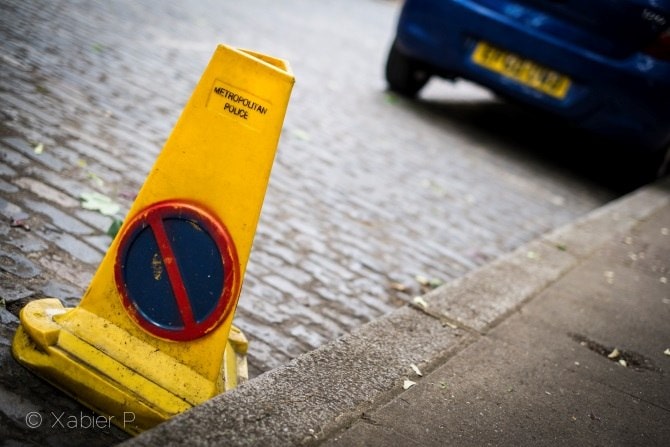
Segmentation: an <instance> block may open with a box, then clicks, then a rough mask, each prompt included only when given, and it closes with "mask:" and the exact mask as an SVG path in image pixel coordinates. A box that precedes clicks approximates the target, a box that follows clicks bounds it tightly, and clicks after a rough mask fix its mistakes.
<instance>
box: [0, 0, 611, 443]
mask: <svg viewBox="0 0 670 447" xmlns="http://www.w3.org/2000/svg"><path fill="white" fill-rule="evenodd" d="M398 7H399V3H397V2H394V1H382V0H322V1H319V2H310V1H307V0H286V1H283V2H273V1H270V0H249V1H245V2H237V3H236V2H216V1H213V0H209V1H194V2H177V1H169V2H166V1H158V0H155V1H143V2H133V1H127V0H118V1H112V2H89V1H77V2H72V1H71V2H65V1H52V2H39V3H38V2H26V1H19V0H15V1H7V0H5V1H3V2H1V3H0V71H1V76H0V117H1V119H2V121H1V124H0V214H1V215H2V221H1V222H0V297H1V298H2V301H1V304H2V306H1V307H0V317H1V318H2V331H1V335H2V337H0V342H1V346H2V365H3V366H2V368H3V371H4V372H3V374H2V377H0V381H1V387H0V395H2V396H3V397H2V399H0V400H2V401H5V402H14V403H16V405H14V406H13V409H12V411H10V412H8V410H6V409H5V408H3V413H0V418H2V422H1V424H2V425H3V426H6V427H11V429H8V430H10V432H11V433H19V432H20V431H21V424H22V423H23V421H22V419H21V416H20V414H24V413H25V411H24V410H26V409H28V408H32V407H31V405H38V406H40V405H41V408H49V407H48V404H45V403H44V402H45V400H46V401H48V402H51V403H52V404H53V405H56V402H61V400H62V397H60V395H58V394H56V395H54V396H52V395H49V394H50V393H52V391H51V388H50V387H48V386H46V385H43V384H42V383H41V382H39V381H36V380H35V379H32V378H31V376H29V375H28V374H27V373H26V372H25V371H23V370H22V369H21V368H19V367H18V366H16V365H15V364H14V363H13V361H12V360H11V359H10V358H9V356H10V354H9V345H10V343H11V337H12V334H13V332H14V330H15V328H16V325H17V315H18V311H19V310H20V309H21V307H22V306H23V305H24V304H25V303H26V302H27V301H28V300H30V299H34V298H38V297H42V296H50V297H57V298H60V299H61V300H62V301H64V302H65V303H66V304H68V305H76V303H77V302H78V300H79V298H80V297H81V295H82V293H83V291H84V289H85V287H86V286H87V284H88V283H89V281H90V279H91V277H92V275H93V273H94V272H95V268H96V266H97V264H98V262H99V261H100V260H101V257H102V255H103V253H104V252H105V250H106V248H107V246H108V244H109V243H110V237H109V236H108V235H107V234H106V232H107V230H108V228H109V227H110V224H111V223H112V217H109V216H105V215H102V214H100V213H98V212H95V211H90V210H86V209H83V208H82V206H81V203H80V196H81V194H82V193H83V192H91V191H97V192H101V193H103V194H106V195H108V196H110V197H111V198H112V199H113V200H114V201H116V202H118V203H120V204H121V206H122V208H121V211H120V212H119V217H122V216H123V214H124V213H125V212H126V211H127V209H128V207H129V206H130V204H131V202H132V198H133V196H134V194H135V192H136V191H137V190H138V188H139V187H140V185H141V184H142V182H143V180H144V178H145V176H146V174H147V172H148V171H149V169H150V168H151V166H152V164H153V162H154V160H155V157H156V155H157V154H158V152H159V150H160V148H161V146H162V144H163V142H164V141H165V139H166V138H167V137H168V135H169V133H170V131H171V129H172V126H173V125H174V123H175V121H176V119H177V117H178V115H179V113H180V111H181V109H182V107H183V105H184V104H185V102H186V100H187V99H188V97H189V96H190V93H191V91H192V89H193V87H194V86H195V83H196V82H197V81H198V79H199V77H200V75H201V73H202V71H203V70H204V68H205V66H206V64H207V62H208V60H209V58H210V56H211V54H212V52H213V50H214V47H215V45H216V44H217V43H226V44H230V45H233V46H237V47H241V48H249V49H254V50H257V51H261V52H264V53H267V54H270V55H273V56H278V57H283V58H285V59H287V60H288V61H289V62H290V63H291V65H292V67H293V70H294V72H295V76H296V85H295V88H294V91H293V95H292V98H291V101H290V104H289V110H288V113H287V117H286V121H285V126H284V131H283V134H282V137H281V140H280V145H279V152H278V155H277V159H276V162H275V166H274V170H273V173H272V177H271V181H270V185H269V189H268V194H267V196H266V200H265V205H264V208H263V213H262V216H261V221H260V225H259V228H258V232H257V236H256V239H255V243H254V248H253V251H252V255H251V258H250V260H249V266H248V271H247V276H246V281H245V284H244V289H243V292H242V296H241V299H240V303H239V307H238V311H237V314H236V317H235V318H236V319H235V323H236V324H237V325H238V326H239V327H240V328H241V329H242V330H243V331H244V332H245V333H246V335H247V336H248V338H249V339H250V342H251V353H250V358H249V362H250V371H251V374H252V376H253V375H257V374H259V373H261V372H263V371H266V370H268V369H271V368H273V367H276V366H278V365H281V364H284V363H286V362H287V361H288V360H289V359H291V358H293V357H295V356H297V355H299V354H301V353H303V352H306V351H308V350H312V349H314V348H316V347H318V346H320V345H321V344H323V343H324V342H326V341H328V340H331V339H334V338H336V337H338V336H340V335H342V334H344V333H346V332H347V331H349V330H351V329H352V328H354V327H356V326H358V325H360V324H361V323H363V322H366V321H369V320H371V319H373V318H375V317H378V316H380V315H382V314H384V313H386V312H388V311H390V310H392V309H394V308H396V307H398V306H400V305H402V304H403V303H405V302H407V301H408V300H409V299H411V297H412V296H414V295H416V294H419V293H420V292H421V291H422V288H424V287H425V285H423V284H422V282H423V283H426V282H431V281H425V280H423V279H421V278H420V277H423V278H426V279H428V280H431V279H433V278H435V279H436V280H439V281H448V280H450V279H452V278H456V277H459V276H461V275H463V274H464V273H466V272H468V271H470V270H472V269H474V268H476V267H478V266H481V265H483V264H485V263H487V262H488V261H490V260H492V259H495V258H497V257H498V256H500V255H501V254H504V253H507V252H509V251H510V250H512V249H514V248H515V247H518V246H519V245H521V244H522V243H524V242H526V241H529V240H531V239H533V238H535V237H536V236H538V235H540V234H542V233H544V232H546V231H548V230H550V229H553V228H556V227H558V226H560V225H562V224H565V223H566V222H569V221H571V220H572V219H574V218H575V217H577V216H580V215H583V214H585V213H586V212H588V211H590V210H592V209H594V208H596V207H597V206H599V205H601V204H602V203H604V202H607V201H608V200H610V199H612V198H614V197H615V195H616V192H615V191H613V190H612V189H611V188H609V187H608V186H607V185H603V184H602V183H599V182H597V181H594V180H593V178H590V177H589V176H585V175H582V174H574V173H573V172H571V171H574V170H576V167H578V166H579V165H580V163H576V162H573V163H572V164H569V163H568V164H567V165H566V164H565V163H554V161H555V159H554V158H552V157H546V156H540V155H537V154H538V153H544V154H546V153H551V152H563V151H564V150H565V151H568V152H570V151H571V150H575V149H570V148H574V147H576V146H578V145H580V144H583V143H584V142H583V141H582V140H580V138H581V137H580V136H579V135H578V134H576V133H574V132H571V131H570V130H568V129H562V128H561V127H560V126H559V125H556V124H554V123H552V122H550V121H547V120H543V119H542V118H541V117H536V116H533V115H531V114H528V113H526V112H524V111H523V110H519V109H517V108H515V107H514V106H512V105H509V104H505V103H502V102H500V101H498V100H497V99H495V98H494V97H492V96H491V95H490V94H488V93H487V92H485V91H483V90H481V89H478V88H476V87H474V86H472V85H470V84H468V83H465V82H458V83H456V84H448V83H446V82H440V81H432V82H431V83H430V84H429V86H428V87H427V89H426V90H425V91H424V93H423V94H422V99H421V100H420V101H414V102H413V101H407V100H404V99H400V98H397V97H395V96H393V95H392V94H389V93H387V92H386V91H385V83H384V81H383V64H384V59H385V54H386V51H387V49H388V46H389V44H390V41H391V39H392V37H393V28H394V25H395V19H396V15H397V12H398ZM529 127H534V128H536V129H538V132H539V133H540V134H542V133H543V132H545V133H547V134H548V133H549V132H553V133H554V136H552V137H551V138H541V137H531V136H528V135H527V132H526V131H527V129H528V128H529ZM557 130H558V131H559V132H556V131H557ZM557 133H558V134H560V135H559V136H558V137H556V136H555V134H557ZM205 162H206V161H203V163H205ZM437 282H438V281H435V280H433V281H432V283H437ZM8 365H9V366H8ZM17 382H21V383H23V385H21V386H19V385H17V384H16V383H17ZM47 395H49V396H47ZM28 396H31V397H28ZM66 405H74V404H62V405H61V408H70V407H67V406H66ZM4 406H5V405H4V404H3V407H4ZM71 408H78V407H76V406H72V407H71ZM22 411H23V412H24V413H21V412H22ZM73 411H74V410H73ZM98 435H99V436H101V437H100V438H95V439H97V440H99V441H100V442H101V443H103V444H104V443H108V442H110V441H109V439H117V438H115V437H119V436H122V435H120V434H119V433H117V432H115V431H111V432H105V433H102V434H100V433H98ZM98 435H96V436H98ZM12 436H18V435H12ZM81 436H84V435H81ZM105 436H110V437H111V438H106V437H105ZM8 439H10V438H8ZM11 439H18V438H15V437H13V438H11ZM70 440H71V439H70ZM61 441H62V440H61ZM40 442H41V441H40ZM53 442H55V443H58V442H60V441H57V440H56V441H53ZM86 442H93V441H91V439H88V438H87V441H86ZM96 442H97V441H96Z"/></svg>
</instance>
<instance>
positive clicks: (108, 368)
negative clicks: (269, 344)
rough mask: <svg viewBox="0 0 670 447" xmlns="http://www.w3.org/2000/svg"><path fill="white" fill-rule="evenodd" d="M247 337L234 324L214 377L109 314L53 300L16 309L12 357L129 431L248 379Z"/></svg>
mask: <svg viewBox="0 0 670 447" xmlns="http://www.w3.org/2000/svg"><path fill="white" fill-rule="evenodd" d="M247 347H248V343H247V340H246V338H245V337H244V335H243V334H242V333H241V332H240V331H239V329H237V328H235V327H232V329H231V331H230V334H229V336H228V342H227V344H226V349H225V353H224V362H223V366H222V370H221V374H220V377H219V380H217V383H213V382H211V381H209V380H207V379H206V378H205V377H203V376H201V375H200V374H198V373H197V372H195V371H193V370H192V369H191V368H189V367H188V366H186V365H184V364H183V363H181V362H179V361H178V360H177V359H174V358H172V357H170V356H168V355H166V354H164V353H162V352H160V351H159V350H158V349H156V348H155V347H153V346H151V345H149V344H147V343H145V342H143V341H141V340H139V339H137V338H136V337H133V336H132V335H131V334H130V333H128V332H127V331H125V330H123V329H121V328H119V327H118V326H115V325H113V324H112V323H110V322H109V321H107V320H105V319H103V318H101V317H99V316H97V315H95V314H93V313H91V312H88V311H86V310H83V309H81V308H79V307H77V308H65V307H63V305H62V304H61V303H60V301H58V300H57V299H42V300H37V301H33V302H31V303H29V304H28V305H26V306H25V307H24V308H23V310H22V311H21V326H20V327H19V329H18V330H17V332H16V335H15V337H14V343H13V346H12V351H13V354H14V357H15V358H16V359H17V360H18V361H19V362H20V363H22V364H23V365H24V366H26V367H28V368H29V369H31V370H32V371H34V372H35V373H37V374H38V375H39V376H41V377H42V378H44V379H45V380H47V381H48V382H50V383H52V384H53V385H54V386H56V387H58V388H60V389H61V390H63V391H64V392H66V393H67V394H69V395H71V396H72V397H73V398H75V399H76V400H78V401H79V402H81V403H82V404H84V405H86V406H87V407H89V408H90V409H92V410H93V411H95V412H97V413H99V414H101V415H103V416H105V417H107V418H108V419H109V421H110V422H111V423H113V424H115V425H117V426H118V427H120V428H121V429H123V430H125V431H126V432H128V433H131V434H137V433H140V432H142V431H143V430H146V429H149V428H151V427H153V426H155V425H157V424H159V423H161V422H163V421H165V420H167V419H169V418H170V417H172V416H175V415H177V414H179V413H181V412H183V411H185V410H187V409H189V408H191V407H192V406H194V405H198V404H200V403H202V402H204V401H205V400H207V399H209V398H211V397H213V396H215V395H216V394H219V393H221V392H223V391H227V390H230V389H232V388H234V387H235V386H237V385H238V384H239V383H241V382H243V381H245V380H247V377H248V374H247V363H246V353H247Z"/></svg>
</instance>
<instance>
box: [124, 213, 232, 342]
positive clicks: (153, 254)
mask: <svg viewBox="0 0 670 447" xmlns="http://www.w3.org/2000/svg"><path fill="white" fill-rule="evenodd" d="M115 280H116V285H117V288H118V290H119V292H120V294H121V297H122V300H123V304H124V306H125V308H126V310H127V311H128V314H129V315H130V316H131V317H132V319H133V320H134V321H135V322H137V323H138V324H139V325H140V326H141V327H142V328H144V329H145V330H146V331H147V332H149V333H151V334H153V335H155V336H157V337H161V338H166V339H169V340H175V341H186V340H193V339H196V338H199V337H202V336H203V335H205V334H206V333H207V332H209V331H211V330H212V329H214V328H216V327H217V326H218V325H219V323H221V322H222V321H223V320H224V319H225V318H226V317H227V316H228V315H229V314H230V312H231V311H232V310H233V309H232V307H233V306H234V302H235V299H236V298H237V297H236V296H234V295H233V294H234V293H236V292H237V289H238V284H239V264H238V259H237V253H236V249H235V244H234V242H233V239H232V238H231V236H230V234H229V233H228V231H227V230H226V228H225V226H224V225H223V224H222V223H220V222H219V221H218V220H216V219H215V218H214V217H213V216H212V215H210V214H209V213H207V212H206V211H204V210H202V209H200V208H199V207H197V206H196V205H193V204H190V203H186V202H181V201H165V202H159V203H156V204H154V205H151V206H149V207H148V208H146V209H144V210H143V211H141V212H140V213H138V214H137V215H136V216H135V217H134V218H133V219H132V220H131V221H130V222H129V224H128V227H127V230H126V231H124V233H123V235H122V239H121V241H120V244H119V250H118V252H117V259H116V265H115Z"/></svg>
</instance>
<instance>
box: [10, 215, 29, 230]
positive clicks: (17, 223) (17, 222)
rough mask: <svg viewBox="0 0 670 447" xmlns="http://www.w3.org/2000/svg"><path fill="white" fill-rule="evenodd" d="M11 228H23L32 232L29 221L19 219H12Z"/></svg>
mask: <svg viewBox="0 0 670 447" xmlns="http://www.w3.org/2000/svg"><path fill="white" fill-rule="evenodd" d="M9 226H10V227H12V228H23V229H24V230H26V231H30V225H28V219H27V218H26V219H19V218H12V220H11V221H10V222H9Z"/></svg>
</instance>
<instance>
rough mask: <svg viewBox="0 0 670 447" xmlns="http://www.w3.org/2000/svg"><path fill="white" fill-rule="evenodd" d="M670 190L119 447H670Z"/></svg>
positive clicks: (552, 238)
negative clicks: (417, 446)
mask: <svg viewBox="0 0 670 447" xmlns="http://www.w3.org/2000/svg"><path fill="white" fill-rule="evenodd" d="M669 192H670V179H665V180H663V181H660V182H657V183H656V184H654V185H650V186H647V187H644V188H642V189H640V190H638V191H636V192H633V193H631V194H630V195H628V196H626V197H624V198H622V199H619V200H617V201H615V202H612V203H610V204H609V205H607V206H605V207H603V208H601V209H599V210H596V211H594V212H593V213H591V214H589V215H588V216H586V217H585V218H583V219H581V220H579V221H577V222H575V223H573V224H571V225H568V226H567V227H565V228H562V229H560V230H558V231H555V232H553V233H550V234H548V235H546V236H544V237H542V238H540V239H539V240H536V241H534V242H531V243H529V244H526V245H525V246H523V247H521V248H520V249H518V250H517V251H515V252H514V253H512V254H510V255H509V256H506V257H504V258H502V259H500V260H498V261H495V262H494V263H492V264H490V265H488V266H486V267H484V268H482V269H479V270H477V271H475V272H473V273H472V274H470V275H467V276H465V277H463V278H461V279H459V280H457V281H454V282H452V283H449V284H447V285H445V286H443V287H440V288H439V289H436V290H435V291H433V292H432V293H430V294H428V295H426V296H424V297H422V299H420V300H417V301H415V306H413V307H405V308H402V309H399V310H397V311H395V312H393V313H391V314H389V315H387V316H386V317H384V318H381V319H379V320H376V321H373V322H371V323H369V324H367V325H364V326H363V327H361V328H359V329H357V330H356V331H354V332H352V333H351V334H350V335H347V336H345V337H343V338H341V339H338V340H336V341H334V342H331V343H329V344H327V345H325V346H323V347H322V348H320V349H318V350H316V351H313V352H310V353H308V354H305V355H303V356H300V357H299V358H297V359H295V360H294V361H292V362H291V363H289V364H288V365H286V366H284V367H281V368H277V369H274V370H272V371H270V372H268V373H265V374H263V375H261V376H260V377H257V378H256V379H254V380H252V381H250V382H249V383H247V384H246V385H244V386H242V387H240V388H238V389H237V390H234V391H232V392H228V393H225V394H223V395H220V396H218V397H216V398H214V399H212V400H211V401H209V402H207V403H205V404H204V405H201V406H199V407H197V408H195V409H193V410H191V411H189V412H187V413H185V414H183V415H180V416H178V417H176V418H174V419H172V420H170V421H168V422H167V423H165V424H162V425H161V426H159V427H156V428H155V429H153V430H150V431H148V432H145V433H143V434H142V435H140V436H138V437H136V438H133V439H131V440H129V441H127V442H126V443H124V445H127V446H140V445H147V446H148V445H162V446H167V445H183V444H185V443H188V444H194V445H203V444H209V445H258V446H262V445H273V446H277V445H327V446H350V445H365V446H376V445H379V446H382V445H384V446H386V445H408V446H413V445H424V446H425V445H436V446H437V445H645V446H649V445H667V442H668V440H670V379H669V378H668V373H667V371H668V370H670V356H669V355H668V354H667V353H666V352H670V351H666V350H667V349H669V348H670V325H669V324H668V321H669V317H670V284H668V281H669V279H670V234H669V232H670V194H669ZM417 371H420V372H422V373H423V376H420V375H419V374H418V373H417ZM408 381H409V382H408ZM410 382H414V383H415V384H413V385H412V383H410ZM408 386H409V388H407V387H408ZM405 388H407V389H405Z"/></svg>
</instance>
